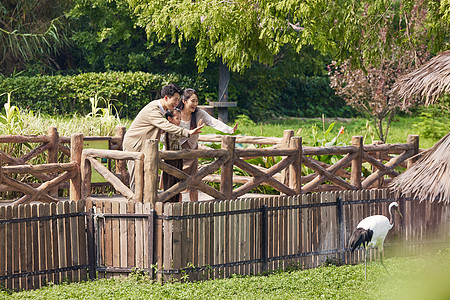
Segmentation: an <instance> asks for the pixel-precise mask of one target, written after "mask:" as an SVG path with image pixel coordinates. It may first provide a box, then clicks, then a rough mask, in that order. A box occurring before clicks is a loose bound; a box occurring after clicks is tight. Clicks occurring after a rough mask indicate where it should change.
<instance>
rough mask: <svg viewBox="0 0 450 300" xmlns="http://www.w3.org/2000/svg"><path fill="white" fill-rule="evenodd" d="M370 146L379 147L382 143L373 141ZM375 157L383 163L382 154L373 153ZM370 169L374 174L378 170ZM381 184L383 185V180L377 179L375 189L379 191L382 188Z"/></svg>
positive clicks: (375, 168) (378, 152)
mask: <svg viewBox="0 0 450 300" xmlns="http://www.w3.org/2000/svg"><path fill="white" fill-rule="evenodd" d="M372 144H373V145H381V144H383V142H382V141H373V142H372ZM375 157H376V158H377V159H378V160H379V161H380V162H381V163H383V152H381V151H377V152H376V153H375ZM372 169H373V171H372V173H375V172H376V171H377V170H378V169H377V167H372ZM383 183H384V179H383V178H380V179H378V180H377V188H379V189H381V188H382V187H383Z"/></svg>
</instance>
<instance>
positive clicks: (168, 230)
mask: <svg viewBox="0 0 450 300" xmlns="http://www.w3.org/2000/svg"><path fill="white" fill-rule="evenodd" d="M172 208H173V207H172V205H171V204H166V205H164V208H163V209H164V215H166V216H172ZM163 228H164V254H163V255H164V259H163V266H164V269H172V262H173V251H172V249H173V220H164V224H163ZM171 278H172V276H171V275H164V276H163V280H164V282H167V281H170V280H171Z"/></svg>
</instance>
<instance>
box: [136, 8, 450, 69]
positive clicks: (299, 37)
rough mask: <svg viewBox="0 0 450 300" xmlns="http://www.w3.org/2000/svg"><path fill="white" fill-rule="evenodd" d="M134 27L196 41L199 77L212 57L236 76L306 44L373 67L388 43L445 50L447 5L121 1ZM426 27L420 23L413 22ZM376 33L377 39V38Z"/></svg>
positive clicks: (163, 36)
mask: <svg viewBox="0 0 450 300" xmlns="http://www.w3.org/2000/svg"><path fill="white" fill-rule="evenodd" d="M127 1H128V2H129V3H130V5H131V6H132V7H133V8H135V13H136V14H137V16H138V23H137V24H138V25H140V26H142V27H144V28H145V30H146V32H147V34H149V35H150V34H151V33H156V34H157V36H158V38H159V39H160V40H164V39H171V41H172V42H178V43H179V44H180V45H181V44H182V43H183V42H184V41H190V40H195V41H196V61H197V65H198V68H199V70H200V71H202V70H203V69H204V68H205V67H206V66H207V65H208V63H210V62H213V61H215V60H216V59H217V57H221V58H222V59H223V60H224V62H226V63H227V64H228V66H229V67H230V69H231V70H233V71H238V72H241V71H242V70H243V69H245V68H248V67H250V66H251V62H252V61H259V62H262V63H266V64H271V63H272V62H273V59H274V54H277V53H278V52H279V51H280V49H281V47H282V46H283V45H285V44H292V45H294V47H295V50H296V51H297V52H300V51H301V50H302V48H303V47H304V46H305V45H308V44H310V45H314V47H315V48H316V49H318V50H320V51H321V52H324V53H332V55H333V56H335V57H337V58H338V59H340V60H345V59H351V61H352V65H353V66H355V67H358V66H359V67H361V66H362V63H363V62H370V63H380V62H381V61H382V60H381V59H380V58H382V57H384V56H389V55H391V54H390V52H391V50H390V49H391V47H392V45H393V44H396V45H397V46H399V47H401V48H404V49H409V50H411V49H414V48H416V47H417V46H418V44H420V43H423V42H424V41H425V42H426V43H427V46H428V47H429V48H430V49H432V50H433V51H439V50H442V49H445V48H446V47H447V39H448V25H449V20H450V17H449V15H450V4H449V1H448V0H446V1H433V0H422V1H412V0H396V1H392V0H371V1H356V0H342V1H335V0H315V1H306V0H301V1H298V0H284V1H272V0H259V1H248V0H198V1H190V0H189V1H187V0H164V1H163V0H127ZM421 14H425V15H426V18H425V20H426V21H425V22H424V23H419V22H416V21H417V20H423V18H418V16H419V15H421ZM380 33H381V34H380Z"/></svg>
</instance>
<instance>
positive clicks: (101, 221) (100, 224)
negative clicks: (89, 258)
mask: <svg viewBox="0 0 450 300" xmlns="http://www.w3.org/2000/svg"><path fill="white" fill-rule="evenodd" d="M94 209H95V213H96V214H103V213H105V202H104V201H96V202H95V207H94ZM94 226H95V227H96V228H97V233H96V238H97V265H98V266H101V267H104V266H105V265H106V262H105V244H106V240H105V238H106V237H105V229H106V228H105V218H96V219H94ZM87 247H89V245H87ZM105 277H106V272H98V278H99V279H100V278H105Z"/></svg>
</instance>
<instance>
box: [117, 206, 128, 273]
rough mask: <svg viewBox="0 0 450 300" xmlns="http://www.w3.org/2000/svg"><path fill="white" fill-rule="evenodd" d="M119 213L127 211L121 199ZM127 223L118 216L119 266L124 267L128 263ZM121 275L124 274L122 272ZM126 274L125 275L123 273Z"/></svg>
mask: <svg viewBox="0 0 450 300" xmlns="http://www.w3.org/2000/svg"><path fill="white" fill-rule="evenodd" d="M119 213H120V214H126V213H127V203H126V202H123V201H121V202H120V203H119ZM127 233H128V223H127V219H126V218H120V220H119V239H120V242H119V243H120V250H119V252H120V267H122V268H126V267H127V263H128V239H127ZM122 275H125V273H124V274H122ZM125 276H126V275H125Z"/></svg>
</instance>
